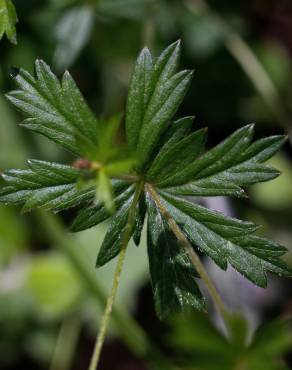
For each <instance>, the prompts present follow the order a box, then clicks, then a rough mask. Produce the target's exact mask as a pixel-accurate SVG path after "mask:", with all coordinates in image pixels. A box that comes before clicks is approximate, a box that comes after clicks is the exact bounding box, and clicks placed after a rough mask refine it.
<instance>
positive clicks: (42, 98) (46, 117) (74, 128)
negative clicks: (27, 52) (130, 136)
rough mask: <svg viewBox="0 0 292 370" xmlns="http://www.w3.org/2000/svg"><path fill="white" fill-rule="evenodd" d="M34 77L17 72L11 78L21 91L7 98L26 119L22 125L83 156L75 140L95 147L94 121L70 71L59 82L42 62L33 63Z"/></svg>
mask: <svg viewBox="0 0 292 370" xmlns="http://www.w3.org/2000/svg"><path fill="white" fill-rule="evenodd" d="M35 70H36V78H34V77H33V76H31V75H30V74H29V73H28V72H26V71H24V70H22V69H20V70H17V71H16V72H14V73H13V78H14V80H15V81H16V83H17V84H18V86H19V88H20V90H16V91H12V92H10V93H9V94H7V98H8V99H9V100H10V101H11V102H12V103H13V104H14V105H15V106H16V107H17V108H18V109H19V110H21V111H22V112H23V113H24V114H25V115H26V116H27V117H28V118H27V119H26V120H25V121H24V122H23V124H22V125H23V126H24V127H25V128H27V129H29V130H32V131H35V132H38V133H40V134H42V135H44V136H46V137H48V138H49V139H51V140H53V141H55V142H56V143H58V144H60V145H62V146H63V147H65V148H66V149H68V150H70V151H71V152H73V153H74V154H77V155H81V156H82V155H83V154H84V153H83V150H82V147H81V146H79V145H78V140H77V139H78V138H79V137H80V138H82V139H83V141H84V142H86V143H88V146H96V140H97V121H96V119H95V117H94V116H93V114H92V112H91V111H90V110H89V108H88V106H87V104H86V103H85V101H84V99H83V97H82V95H81V93H80V91H79V90H78V88H77V86H76V84H75V82H74V80H73V79H72V77H71V76H70V74H69V72H65V73H64V75H63V78H62V81H61V83H60V82H59V80H58V79H57V77H56V76H55V75H54V74H53V72H52V71H51V69H50V67H49V66H48V65H47V64H46V63H45V62H44V61H42V60H37V61H36V64H35Z"/></svg>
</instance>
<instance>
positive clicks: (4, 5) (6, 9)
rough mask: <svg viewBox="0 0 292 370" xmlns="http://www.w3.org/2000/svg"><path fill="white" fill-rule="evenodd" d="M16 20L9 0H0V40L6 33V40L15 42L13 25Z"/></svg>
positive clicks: (14, 11) (13, 8)
mask: <svg viewBox="0 0 292 370" xmlns="http://www.w3.org/2000/svg"><path fill="white" fill-rule="evenodd" d="M17 22H18V19H17V14H16V10H15V7H14V5H13V2H12V1H11V0H0V40H1V39H2V37H3V35H4V34H6V36H7V38H8V40H9V41H10V42H12V43H13V44H15V45H16V44H17V40H16V29H15V25H16V23H17Z"/></svg>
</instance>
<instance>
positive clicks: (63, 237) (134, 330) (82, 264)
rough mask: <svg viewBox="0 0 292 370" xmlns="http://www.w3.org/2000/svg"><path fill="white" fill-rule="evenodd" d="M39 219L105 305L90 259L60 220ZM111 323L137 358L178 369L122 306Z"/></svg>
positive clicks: (52, 217) (47, 215)
mask: <svg viewBox="0 0 292 370" xmlns="http://www.w3.org/2000/svg"><path fill="white" fill-rule="evenodd" d="M38 216H39V217H38V220H39V222H40V223H41V226H42V227H43V229H44V232H46V233H47V235H48V236H49V238H50V239H51V241H52V243H53V245H54V246H55V247H57V248H59V250H60V251H61V252H62V253H64V254H65V255H66V256H67V258H68V260H69V261H70V262H71V264H72V266H73V268H74V269H75V271H76V273H77V274H78V275H79V277H80V280H81V282H83V283H84V287H85V288H86V289H87V291H88V293H89V294H91V295H92V297H94V298H95V299H96V301H97V303H98V304H101V305H103V306H105V305H106V301H107V297H106V294H105V292H104V290H103V289H102V287H101V286H100V285H99V283H98V281H97V279H96V275H95V270H94V269H90V268H89V266H88V262H87V260H86V259H85V257H84V255H83V254H82V253H80V246H79V244H78V243H77V242H76V241H75V240H74V239H73V238H72V237H70V235H69V234H68V233H67V232H66V229H65V227H64V225H63V223H62V222H61V219H60V218H59V217H58V216H56V215H53V214H52V213H47V212H43V211H40V212H39V213H38ZM112 320H113V321H114V323H115V325H116V327H117V328H118V330H119V336H120V339H121V340H122V341H123V342H124V344H125V345H126V346H127V347H128V348H129V350H130V351H131V352H132V353H133V354H134V355H136V356H137V357H138V358H140V359H142V360H144V361H146V362H147V363H149V364H150V365H151V366H152V368H153V369H155V370H176V367H175V366H173V365H172V364H171V363H170V362H169V360H168V359H167V358H166V357H165V355H164V354H163V353H161V352H160V351H159V350H158V349H157V348H156V347H155V346H153V345H152V343H151V342H150V340H149V338H148V337H147V335H146V333H145V332H144V330H143V329H142V328H141V327H140V326H139V324H138V323H137V322H136V321H135V320H134V319H133V318H132V317H131V316H130V315H129V314H128V313H127V312H126V311H124V310H123V309H122V308H121V307H119V309H117V308H116V307H113V311H112Z"/></svg>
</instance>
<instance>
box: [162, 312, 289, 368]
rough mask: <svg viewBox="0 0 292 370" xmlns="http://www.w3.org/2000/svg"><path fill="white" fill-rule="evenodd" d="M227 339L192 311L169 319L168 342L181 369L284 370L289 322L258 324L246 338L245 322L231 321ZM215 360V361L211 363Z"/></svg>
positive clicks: (238, 319) (247, 333)
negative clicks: (229, 335) (254, 330)
mask: <svg viewBox="0 0 292 370" xmlns="http://www.w3.org/2000/svg"><path fill="white" fill-rule="evenodd" d="M231 323H232V334H233V335H232V336H231V338H229V340H227V339H226V338H225V337H224V336H223V335H222V334H221V333H220V332H219V331H218V330H217V329H216V328H215V327H214V325H213V324H211V322H210V321H209V320H208V318H207V317H206V315H204V314H202V313H199V312H195V313H192V314H188V315H178V316H176V317H175V318H172V321H171V326H172V330H171V332H170V334H169V335H168V338H167V340H168V342H169V344H170V345H171V347H172V350H173V351H175V352H176V353H177V357H178V358H179V360H178V361H179V364H180V367H181V368H182V369H200V370H217V369H224V370H235V369H236V370H237V369H238V370H239V369H245V370H288V369H289V368H290V367H288V366H287V365H285V363H284V361H283V355H285V353H287V352H288V351H290V350H291V346H292V341H291V319H287V318H278V319H274V320H272V321H270V322H269V323H265V324H263V325H261V326H260V327H259V328H258V329H257V330H256V332H255V333H253V334H252V338H250V333H249V330H248V323H247V322H246V321H245V320H244V319H243V318H241V317H238V316H235V317H233V318H232V321H231ZM214 359H216V361H214Z"/></svg>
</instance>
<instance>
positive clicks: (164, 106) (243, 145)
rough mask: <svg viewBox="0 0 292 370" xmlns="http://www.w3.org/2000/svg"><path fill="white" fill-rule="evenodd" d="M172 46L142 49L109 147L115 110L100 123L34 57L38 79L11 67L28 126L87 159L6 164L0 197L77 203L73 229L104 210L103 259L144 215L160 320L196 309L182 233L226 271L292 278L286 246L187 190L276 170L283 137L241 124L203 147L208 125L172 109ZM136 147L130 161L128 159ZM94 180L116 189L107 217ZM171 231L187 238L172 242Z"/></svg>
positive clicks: (200, 303) (224, 186) (259, 177)
mask: <svg viewBox="0 0 292 370" xmlns="http://www.w3.org/2000/svg"><path fill="white" fill-rule="evenodd" d="M179 54H180V44H179V42H176V43H174V44H172V45H170V46H169V47H168V48H167V49H166V50H165V51H164V52H163V53H162V54H161V55H160V57H159V58H157V59H156V60H154V59H153V58H152V56H151V53H150V51H149V50H148V49H147V48H145V49H143V50H142V52H141V54H140V56H139V57H138V59H137V62H136V64H135V67H134V71H133V75H132V78H131V83H130V89H129V95H128V100H127V107H126V116H125V125H126V137H127V143H128V148H127V149H126V148H124V147H119V148H117V147H116V146H115V145H114V142H113V140H112V139H113V136H114V133H115V132H116V131H117V128H118V125H119V122H120V119H119V118H114V119H112V120H110V121H107V123H104V122H103V120H99V121H97V120H96V119H95V118H94V117H93V115H92V113H91V111H90V110H89V108H88V107H87V105H86V103H85V101H84V100H83V98H82V96H81V94H80V92H79V91H78V89H77V88H76V85H75V84H74V82H73V80H72V78H71V77H70V75H69V74H68V72H66V73H65V74H64V76H63V79H62V82H61V83H60V82H59V81H58V79H57V78H56V76H55V75H54V74H53V73H52V72H51V70H50V68H49V67H48V66H47V65H46V64H45V63H44V62H42V61H37V62H36V78H33V77H32V76H31V75H29V74H28V73H27V72H25V71H22V70H20V71H17V73H15V79H16V81H17V83H18V85H19V86H20V89H21V90H18V91H15V92H12V93H10V94H9V95H8V98H9V99H10V100H11V101H12V102H13V103H14V104H15V105H16V106H17V107H18V108H19V109H21V110H22V111H23V112H24V113H25V114H26V115H27V116H28V119H27V120H26V121H24V126H26V127H27V128H29V129H31V130H33V131H36V132H39V133H41V134H43V135H45V136H47V137H48V138H49V139H51V140H53V141H55V142H57V143H59V144H61V145H63V146H64V147H65V148H66V149H68V150H70V151H71V152H73V153H74V154H77V155H79V156H83V157H84V158H85V159H86V162H88V163H89V166H88V169H83V170H82V169H78V168H74V167H71V166H64V165H59V164H52V163H47V162H41V161H30V162H29V167H30V169H29V170H22V171H16V170H10V171H6V172H5V173H4V175H3V178H4V180H5V182H6V186H5V187H4V188H3V189H2V190H1V193H0V202H4V203H13V204H24V208H23V209H24V210H30V209H32V208H47V209H51V210H53V211H60V210H63V209H67V208H70V207H73V206H76V205H78V206H79V208H80V210H79V213H78V214H77V217H76V219H75V220H74V222H73V224H72V227H71V229H72V231H75V232H77V231H82V230H85V229H88V228H90V227H92V226H95V225H97V224H99V223H101V222H103V221H105V220H107V219H109V221H110V223H109V229H108V232H107V234H106V236H105V239H104V241H103V243H102V246H101V248H100V250H99V254H98V257H97V262H96V264H97V266H99V267H100V266H103V265H104V264H106V263H107V262H108V261H110V260H111V259H113V258H114V257H116V256H117V254H119V252H120V251H121V249H122V248H124V247H125V246H124V245H123V243H124V240H125V237H124V236H125V235H129V236H130V237H132V238H133V240H134V242H135V244H136V245H139V243H140V238H141V233H142V230H143V226H144V223H145V219H147V245H148V256H149V267H150V275H151V282H152V286H153V292H154V298H155V307H156V311H157V313H158V315H159V317H161V318H163V317H165V316H166V315H169V314H170V313H171V312H172V311H180V310H185V309H187V308H189V307H195V308H197V309H203V308H204V299H203V297H202V294H201V293H200V290H199V288H198V285H197V283H196V279H197V278H198V277H199V276H198V274H197V272H196V270H195V268H194V267H193V266H192V264H191V261H190V260H189V257H188V254H187V252H186V250H185V248H184V246H185V244H184V243H186V241H187V242H188V243H189V244H190V245H188V248H189V247H190V248H193V249H194V251H199V252H201V253H203V254H205V255H207V256H209V257H210V258H211V259H212V260H213V261H214V262H215V263H216V264H217V265H218V266H220V267H221V268H222V269H226V268H227V266H228V264H230V265H232V266H233V267H234V268H235V269H236V270H237V271H239V272H240V273H241V274H242V275H244V276H245V277H246V278H247V279H249V280H250V281H252V282H253V283H255V284H257V285H258V286H261V287H265V286H266V285H267V276H266V272H269V271H271V272H274V273H276V274H279V275H282V276H287V277H288V276H291V275H292V270H291V268H290V267H288V266H287V265H286V264H285V262H284V261H283V260H282V259H281V257H282V256H283V255H284V254H285V252H286V248H285V247H283V246H281V245H279V244H278V243H275V242H273V241H270V240H267V239H265V238H261V237H258V236H256V235H255V232H256V230H257V229H258V226H257V225H255V224H253V223H251V222H246V221H241V220H238V219H235V218H230V217H226V216H224V215H223V214H221V213H219V212H215V211H212V210H208V209H206V208H205V207H202V206H199V205H197V204H195V203H193V202H192V201H191V199H188V200H186V199H185V198H184V196H186V195H187V196H218V195H229V196H233V197H244V196H245V193H244V188H245V187H246V186H248V185H251V184H254V183H257V182H261V181H268V180H271V179H273V178H275V177H277V176H278V175H279V172H278V171H277V170H275V169H274V168H272V167H270V166H268V165H266V164H264V162H265V161H267V160H268V159H269V158H270V157H271V156H272V155H273V154H274V153H275V152H276V151H277V150H279V149H280V147H281V146H282V145H283V143H284V142H285V139H286V138H285V137H284V136H272V137H268V138H265V139H260V140H257V141H255V142H253V143H252V139H253V133H254V126H253V125H248V126H245V127H242V128H241V129H239V130H237V131H236V132H234V133H233V134H232V135H231V136H229V137H228V138H227V139H226V140H225V141H223V142H222V143H220V144H218V145H217V146H215V147H214V148H213V149H211V150H209V151H205V150H204V145H205V141H206V133H207V132H206V130H205V129H200V130H197V131H193V130H192V125H193V117H185V118H182V119H178V120H174V118H173V116H174V114H175V112H176V111H177V109H178V106H179V104H180V102H181V100H182V98H183V96H184V95H185V93H186V90H187V87H188V85H189V83H190V80H191V76H192V73H191V72H190V71H182V72H177V66H178V59H179ZM124 149H125V150H124ZM133 152H135V153H136V154H137V156H138V160H137V159H135V158H134V159H135V160H133V158H132V153H133ZM129 154H131V155H129ZM99 161H100V162H99ZM133 166H134V171H133ZM98 171H100V173H99V176H98ZM115 177H118V178H119V179H117V178H115ZM96 178H99V185H100V186H99V188H98V189H99V193H101V190H102V192H103V195H102V196H101V197H103V198H108V197H109V194H110V193H111V194H112V199H110V201H112V202H113V204H114V206H115V213H114V214H112V213H111V212H110V210H109V208H110V207H109V206H108V204H104V203H102V202H100V201H99V200H98V199H97V200H96V186H93V185H92V181H93V179H95V181H96ZM80 184H83V186H82V187H80ZM95 185H96V183H95ZM150 189H152V190H150ZM108 190H109V191H110V192H108ZM97 193H98V192H97ZM137 194H138V195H137ZM132 215H134V220H133V217H132ZM130 216H131V217H130ZM130 220H131V224H129V221H130ZM174 225H175V226H174ZM176 228H178V230H179V232H180V233H181V235H183V236H184V239H180V240H178V238H179V237H178V234H177V233H176V232H175V230H177V229H176ZM127 239H128V238H127Z"/></svg>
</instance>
